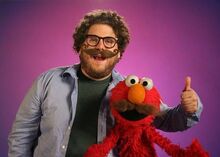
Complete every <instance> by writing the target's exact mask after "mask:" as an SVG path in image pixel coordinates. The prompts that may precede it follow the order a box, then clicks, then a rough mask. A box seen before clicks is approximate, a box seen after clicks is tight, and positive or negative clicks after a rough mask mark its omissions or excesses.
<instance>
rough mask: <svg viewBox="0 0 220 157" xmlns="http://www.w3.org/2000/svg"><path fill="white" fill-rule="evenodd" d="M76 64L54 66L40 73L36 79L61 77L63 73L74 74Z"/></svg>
mask: <svg viewBox="0 0 220 157" xmlns="http://www.w3.org/2000/svg"><path fill="white" fill-rule="evenodd" d="M76 68H77V65H70V66H60V67H54V68H51V69H49V70H47V71H44V72H43V73H41V74H40V75H39V77H38V79H43V80H50V79H52V78H61V77H63V76H65V74H70V75H75V73H76Z"/></svg>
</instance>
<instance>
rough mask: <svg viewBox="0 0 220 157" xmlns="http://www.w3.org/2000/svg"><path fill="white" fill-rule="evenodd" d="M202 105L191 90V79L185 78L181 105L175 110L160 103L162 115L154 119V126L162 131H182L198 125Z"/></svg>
mask: <svg viewBox="0 0 220 157" xmlns="http://www.w3.org/2000/svg"><path fill="white" fill-rule="evenodd" d="M202 109H203V105H202V103H201V101H200V99H199V97H198V95H197V94H196V92H195V91H194V90H193V89H192V88H191V78H190V77H186V80H185V88H184V90H183V92H182V93H181V103H180V105H178V106H177V107H175V108H169V107H168V106H167V105H165V104H163V103H161V111H162V112H164V115H162V116H161V117H157V118H156V119H155V122H154V125H155V126H156V127H157V128H158V129H161V130H164V131H182V130H186V129H187V128H190V127H192V126H193V125H195V124H196V123H198V121H199V118H200V115H201V112H202Z"/></svg>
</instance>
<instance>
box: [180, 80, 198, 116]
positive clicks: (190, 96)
mask: <svg viewBox="0 0 220 157" xmlns="http://www.w3.org/2000/svg"><path fill="white" fill-rule="evenodd" d="M181 105H182V107H183V109H184V111H185V112H186V113H188V114H193V113H195V112H196V111H197V110H198V98H197V94H196V92H195V91H194V90H193V89H192V88H191V78H190V77H189V76H188V77H186V79H185V88H184V90H183V92H182V94H181Z"/></svg>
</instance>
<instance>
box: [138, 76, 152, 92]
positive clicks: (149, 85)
mask: <svg viewBox="0 0 220 157" xmlns="http://www.w3.org/2000/svg"><path fill="white" fill-rule="evenodd" d="M140 83H141V84H142V85H143V86H144V88H145V89H146V90H151V89H152V88H153V86H154V84H153V81H152V80H151V79H150V78H147V77H143V78H142V79H141V82H140Z"/></svg>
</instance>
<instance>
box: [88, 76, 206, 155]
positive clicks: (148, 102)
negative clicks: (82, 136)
mask: <svg viewBox="0 0 220 157" xmlns="http://www.w3.org/2000/svg"><path fill="white" fill-rule="evenodd" d="M160 104H161V97H160V94H159V93H158V91H157V89H156V88H155V87H154V85H153V81H152V80H151V79H149V78H142V79H139V78H138V77H137V76H134V75H129V76H128V77H127V78H126V79H125V80H124V81H121V82H119V83H118V84H117V85H116V86H115V88H113V89H112V95H111V97H110V108H111V113H112V115H113V116H114V118H115V120H116V124H115V126H114V127H113V128H112V130H111V131H109V133H108V134H107V136H106V137H105V139H104V140H103V141H102V143H100V144H94V145H92V146H90V147H89V148H88V150H87V152H86V153H85V155H84V157H106V156H107V155H108V153H109V152H110V150H111V149H112V148H115V146H117V151H118V154H119V156H120V157H156V156H157V154H156V151H155V148H154V143H156V144H157V145H158V146H159V147H161V148H162V149H163V150H164V151H165V152H166V153H167V154H168V155H169V156H172V157H208V156H209V155H208V153H207V152H205V151H204V150H203V149H202V147H201V145H200V144H199V142H198V141H197V140H193V142H192V144H191V145H190V146H189V147H186V148H185V149H183V148H180V146H179V145H176V144H172V143H171V141H170V140H169V139H168V138H166V137H163V136H162V135H160V133H159V132H158V131H156V128H155V127H154V126H153V121H154V118H155V116H160V115H161V114H162V113H161V112H160Z"/></svg>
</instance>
